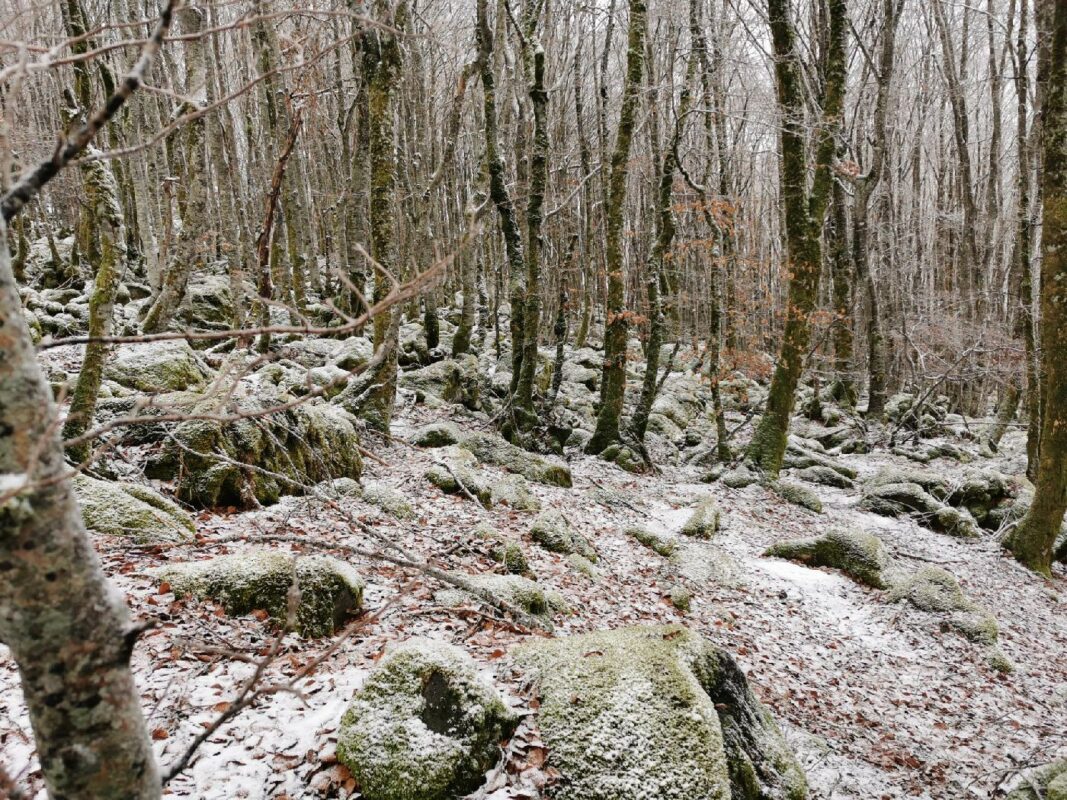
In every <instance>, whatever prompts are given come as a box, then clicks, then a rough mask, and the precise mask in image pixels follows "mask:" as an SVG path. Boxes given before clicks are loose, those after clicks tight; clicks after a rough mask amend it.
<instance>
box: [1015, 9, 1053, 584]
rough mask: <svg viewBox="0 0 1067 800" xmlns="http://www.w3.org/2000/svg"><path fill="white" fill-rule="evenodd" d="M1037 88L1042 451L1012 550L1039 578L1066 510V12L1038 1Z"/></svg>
mask: <svg viewBox="0 0 1067 800" xmlns="http://www.w3.org/2000/svg"><path fill="white" fill-rule="evenodd" d="M1037 8H1038V42H1039V45H1038V48H1039V59H1040V61H1039V66H1038V83H1039V84H1040V86H1039V91H1040V92H1041V97H1042V98H1043V109H1042V117H1043V120H1042V128H1041V147H1042V152H1043V155H1044V158H1043V162H1042V164H1043V169H1042V175H1041V196H1042V199H1043V201H1044V225H1043V233H1042V242H1041V250H1042V253H1041V255H1042V260H1041V324H1040V329H1041V368H1042V375H1041V378H1042V405H1043V408H1044V413H1043V415H1042V421H1041V450H1040V455H1039V457H1038V462H1037V475H1036V480H1035V481H1034V484H1035V491H1034V501H1033V504H1032V505H1031V506H1030V510H1029V511H1028V512H1027V514H1026V516H1025V517H1023V519H1022V521H1021V522H1020V523H1019V526H1018V527H1017V528H1016V529H1015V530H1014V531H1013V532H1012V533H1011V535H1010V536H1009V537H1008V539H1007V540H1006V542H1005V544H1006V546H1007V547H1008V549H1009V550H1011V551H1012V553H1014V554H1015V557H1016V558H1017V559H1018V560H1019V561H1020V562H1022V563H1023V564H1025V565H1026V566H1028V567H1029V568H1030V569H1032V570H1034V571H1035V572H1039V573H1041V574H1043V575H1050V574H1051V568H1052V548H1053V545H1054V544H1055V542H1056V537H1057V536H1058V535H1059V531H1060V525H1061V524H1062V522H1063V514H1064V511H1065V510H1067V360H1065V359H1064V357H1063V354H1064V353H1065V352H1067V5H1065V4H1063V3H1060V2H1054V0H1039V2H1038V4H1037Z"/></svg>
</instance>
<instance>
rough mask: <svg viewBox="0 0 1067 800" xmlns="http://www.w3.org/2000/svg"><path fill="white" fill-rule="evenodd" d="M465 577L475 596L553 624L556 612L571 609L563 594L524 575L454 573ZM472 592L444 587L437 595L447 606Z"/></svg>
mask: <svg viewBox="0 0 1067 800" xmlns="http://www.w3.org/2000/svg"><path fill="white" fill-rule="evenodd" d="M452 574H454V575H456V576H457V577H459V578H462V579H463V581H464V583H466V584H467V585H468V586H469V587H470V589H471V593H473V594H474V595H475V596H480V597H483V598H485V599H486V600H488V601H490V602H494V601H496V602H500V603H503V604H504V605H508V606H512V607H513V608H517V609H519V610H520V611H524V612H526V613H527V614H529V615H530V616H532V617H538V618H540V619H541V620H542V621H543V622H545V623H546V627H550V626H551V620H552V615H553V614H555V613H562V612H566V611H568V610H569V609H568V607H567V601H566V600H564V599H563V597H562V595H560V594H559V593H558V592H554V591H552V590H546V589H543V588H542V587H541V585H540V584H538V583H537V582H536V581H534V580H532V579H530V578H527V577H524V576H522V575H492V574H490V575H466V574H463V573H458V572H457V573H452ZM467 595H468V593H467V592H465V591H464V590H462V589H443V590H441V591H439V592H437V594H436V595H435V596H434V597H435V599H436V600H437V601H438V602H439V603H441V604H442V605H445V606H458V605H462V604H463V603H464V602H465V600H466V599H467Z"/></svg>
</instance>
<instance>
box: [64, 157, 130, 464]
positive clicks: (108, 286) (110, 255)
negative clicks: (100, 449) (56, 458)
mask: <svg viewBox="0 0 1067 800" xmlns="http://www.w3.org/2000/svg"><path fill="white" fill-rule="evenodd" d="M82 176H83V182H84V185H85V188H86V189H87V190H88V191H89V196H88V198H87V203H86V209H87V211H86V213H87V214H88V215H89V218H90V219H92V221H93V222H92V226H93V230H94V233H95V236H96V240H97V251H98V261H97V264H96V278H95V279H94V282H93V292H92V294H91V295H90V297H89V330H88V334H89V337H90V339H91V341H90V342H89V344H88V345H86V348H85V356H84V358H83V359H82V367H81V372H79V374H78V383H77V386H75V387H74V394H73V396H72V397H71V403H70V409H69V411H68V412H67V420H66V423H65V424H64V426H63V438H64V439H74V438H76V437H78V436H80V435H81V434H82V433H84V432H85V431H86V430H87V429H88V427H89V426H90V424H92V421H93V413H94V411H95V410H96V400H97V397H98V396H99V394H100V384H101V383H102V382H103V380H104V366H105V364H106V363H107V356H108V353H109V352H110V350H111V347H110V345H108V344H106V343H105V342H102V341H100V339H101V338H102V337H106V336H109V335H110V334H111V328H112V323H113V320H114V316H115V315H114V311H115V297H116V295H117V294H118V289H119V283H120V281H121V280H122V274H123V271H124V270H125V267H126V225H125V220H124V218H123V214H122V206H121V205H120V202H119V189H118V183H117V182H116V181H115V176H114V174H113V173H112V172H111V169H110V168H109V167H108V164H107V162H106V161H89V162H87V163H86V164H85V166H84V167H83V168H82ZM89 445H90V443H89V442H88V441H85V442H79V443H77V444H74V445H72V446H70V447H69V448H68V449H67V455H69V456H70V458H71V459H72V460H73V461H75V462H81V461H84V460H85V459H87V458H88V456H89V451H90V446H89Z"/></svg>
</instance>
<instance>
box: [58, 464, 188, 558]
mask: <svg viewBox="0 0 1067 800" xmlns="http://www.w3.org/2000/svg"><path fill="white" fill-rule="evenodd" d="M73 484H74V493H75V495H76V496H77V498H78V504H79V505H80V506H81V511H82V519H83V520H84V521H85V527H87V528H88V529H89V530H91V531H96V532H97V533H103V534H108V535H111V536H127V537H129V538H130V539H132V540H133V541H135V542H137V543H138V544H172V543H175V542H184V541H188V540H189V539H191V538H192V537H193V536H194V535H195V534H196V526H195V525H194V524H193V518H192V516H191V515H189V514H187V513H186V512H185V511H183V510H182V509H181V508H180V507H179V506H178V505H176V504H175V503H172V502H171V501H170V500H168V499H167V498H165V497H164V496H163V495H161V494H160V493H159V492H157V491H155V490H154V489H150V488H149V487H147V486H141V485H139V484H134V483H111V482H109V481H100V480H96V479H95V478H90V477H88V476H87V475H77V476H75V477H74V480H73Z"/></svg>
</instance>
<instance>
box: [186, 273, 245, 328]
mask: <svg viewBox="0 0 1067 800" xmlns="http://www.w3.org/2000/svg"><path fill="white" fill-rule="evenodd" d="M245 288H246V289H250V288H251V286H248V287H245ZM177 317H178V319H179V320H180V321H181V322H183V323H184V324H185V325H188V326H191V327H193V328H204V329H208V330H227V329H229V328H232V327H233V323H234V314H233V290H232V285H231V280H230V277H229V276H228V275H225V274H223V273H222V272H221V271H219V272H201V271H199V270H198V271H197V272H196V273H194V274H193V276H192V277H191V278H190V279H189V283H188V285H187V286H186V287H185V298H184V299H183V300H182V304H181V306H180V307H179V308H178V314H177Z"/></svg>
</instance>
